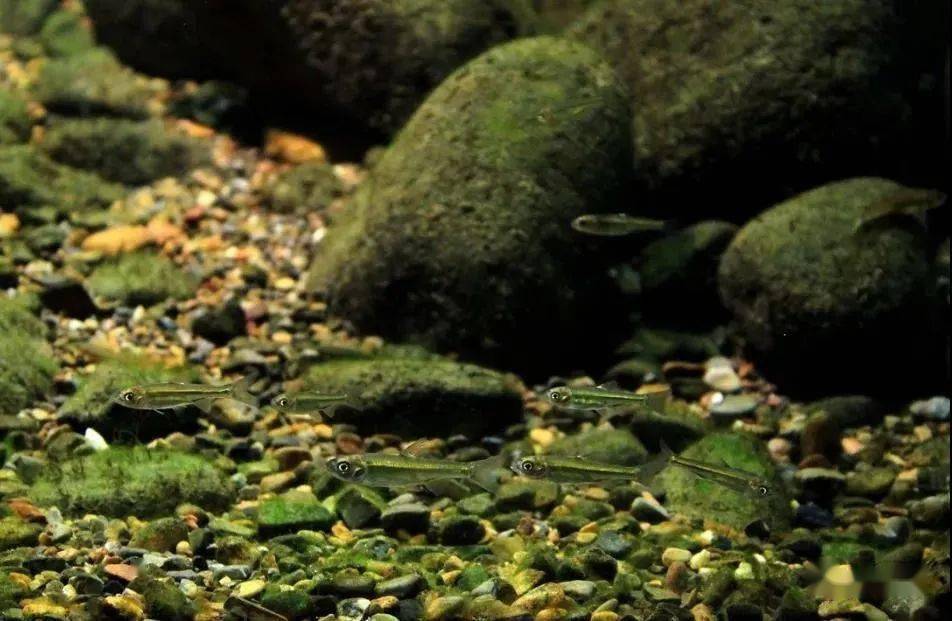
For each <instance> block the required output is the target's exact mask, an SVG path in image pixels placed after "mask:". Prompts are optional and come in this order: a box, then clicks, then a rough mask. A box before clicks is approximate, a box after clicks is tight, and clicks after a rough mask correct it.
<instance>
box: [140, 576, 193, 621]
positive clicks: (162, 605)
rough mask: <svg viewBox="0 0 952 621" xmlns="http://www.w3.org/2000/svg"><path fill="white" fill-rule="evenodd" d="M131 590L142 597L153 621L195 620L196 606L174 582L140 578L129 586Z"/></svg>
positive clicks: (148, 577) (145, 577) (147, 577)
mask: <svg viewBox="0 0 952 621" xmlns="http://www.w3.org/2000/svg"><path fill="white" fill-rule="evenodd" d="M129 588H130V589H132V590H133V591H135V592H136V593H139V594H140V595H142V598H143V599H144V600H145V607H146V611H147V612H148V613H149V617H151V618H153V619H165V620H166V621H190V620H191V619H194V618H195V604H193V603H192V602H191V601H190V600H189V599H188V598H187V597H186V596H185V593H183V592H182V590H181V589H180V588H179V587H178V585H177V584H176V583H175V582H174V581H172V580H161V579H159V578H153V577H151V576H139V577H138V578H136V579H135V580H133V581H132V582H131V583H130V584H129Z"/></svg>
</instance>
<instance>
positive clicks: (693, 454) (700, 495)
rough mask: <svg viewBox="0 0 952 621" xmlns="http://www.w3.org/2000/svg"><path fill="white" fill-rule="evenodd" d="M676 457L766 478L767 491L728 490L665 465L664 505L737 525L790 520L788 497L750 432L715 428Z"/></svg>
mask: <svg viewBox="0 0 952 621" xmlns="http://www.w3.org/2000/svg"><path fill="white" fill-rule="evenodd" d="M682 456H684V457H687V458H690V459H694V460H696V461H701V462H705V463H710V464H715V465H718V466H723V465H724V463H726V464H728V465H729V466H730V467H732V468H737V469H739V470H746V471H747V472H750V473H752V474H754V475H755V476H758V477H762V478H764V479H766V480H767V481H770V482H771V485H770V495H768V496H767V498H760V497H757V496H755V495H754V494H753V493H747V492H739V491H734V490H732V489H730V488H727V487H724V486H722V485H717V484H716V483H714V482H712V481H707V480H705V479H701V478H699V477H697V476H695V475H694V474H693V473H691V472H689V471H688V470H686V469H684V468H680V467H677V466H669V467H668V468H666V469H665V470H664V472H662V473H661V474H660V475H659V477H660V478H659V481H660V484H661V486H662V487H664V489H665V490H666V491H667V500H666V501H665V507H667V508H668V509H669V510H671V511H672V512H674V513H681V514H684V515H685V516H687V517H690V518H697V519H701V520H710V521H711V522H715V523H719V524H725V525H727V526H731V527H733V528H737V529H743V528H744V527H745V526H746V525H747V524H749V523H750V522H753V521H754V520H757V519H764V520H766V521H767V523H768V524H770V525H771V527H772V528H773V529H775V530H781V529H783V528H785V527H786V526H787V525H788V523H789V520H790V506H789V505H790V502H789V496H788V495H787V492H786V489H785V488H784V486H783V483H782V482H781V481H780V479H779V477H778V475H777V471H776V469H775V468H774V465H773V462H772V461H771V460H770V456H769V455H768V454H767V451H766V449H765V448H764V447H763V446H762V445H761V444H760V443H759V442H758V441H757V440H756V439H755V438H753V437H750V436H745V435H740V434H733V433H716V434H711V435H708V436H706V437H705V438H703V439H701V440H700V441H699V442H697V443H695V444H693V445H692V446H691V447H689V448H688V449H687V450H686V451H684V452H683V453H682Z"/></svg>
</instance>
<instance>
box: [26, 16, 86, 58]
mask: <svg viewBox="0 0 952 621" xmlns="http://www.w3.org/2000/svg"><path fill="white" fill-rule="evenodd" d="M40 41H41V42H42V43H43V47H44V48H45V49H46V51H47V53H48V54H49V55H50V56H71V55H73V54H78V53H80V52H85V51H86V50H89V49H92V48H93V47H95V45H96V42H95V40H94V39H93V32H92V28H91V27H90V26H89V25H87V24H86V23H85V22H84V20H83V16H82V15H80V14H79V13H77V12H76V11H70V10H60V11H56V12H55V13H53V14H52V15H50V16H49V17H48V18H47V19H46V21H45V22H44V23H43V28H42V29H41V30H40Z"/></svg>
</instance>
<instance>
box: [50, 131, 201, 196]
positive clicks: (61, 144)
mask: <svg viewBox="0 0 952 621" xmlns="http://www.w3.org/2000/svg"><path fill="white" fill-rule="evenodd" d="M43 149H44V150H45V151H46V152H47V153H48V154H49V156H50V157H52V158H53V159H54V160H56V161H58V162H61V163H63V164H68V165H70V166H74V167H76V168H82V169H85V170H90V171H93V172H95V173H97V174H98V175H100V176H101V177H103V178H104V179H108V180H110V181H117V182H119V183H125V184H128V185H137V184H144V183H148V182H150V181H153V180H155V179H158V178H160V177H177V176H180V175H182V174H184V173H185V172H186V171H188V170H189V169H191V168H193V167H196V166H199V165H201V164H202V163H204V162H205V161H207V153H205V151H204V149H203V145H202V143H201V142H199V141H198V140H195V139H193V138H190V137H188V136H186V135H184V134H181V133H178V132H176V131H173V130H171V129H169V128H166V126H165V124H164V123H162V122H161V121H158V120H151V121H142V122H137V121H130V120H126V119H108V118H98V119H75V120H62V121H59V122H57V123H54V124H52V125H51V127H50V128H49V130H48V131H47V132H46V135H45V137H44V139H43Z"/></svg>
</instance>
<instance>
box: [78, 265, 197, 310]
mask: <svg viewBox="0 0 952 621" xmlns="http://www.w3.org/2000/svg"><path fill="white" fill-rule="evenodd" d="M86 284H87V285H88V287H89V290H90V292H92V293H93V295H96V296H101V297H103V298H106V299H107V300H111V301H115V302H120V303H122V304H127V305H130V306H135V305H138V304H142V305H146V306H148V305H151V304H158V303H159V302H163V301H165V300H169V299H180V298H184V297H187V296H188V295H190V294H191V293H192V292H193V290H194V287H195V282H194V279H192V277H191V276H190V275H189V274H187V273H186V272H185V271H183V270H182V268H180V267H179V266H177V265H176V264H175V263H173V262H172V261H171V260H169V259H167V258H165V257H163V256H161V255H157V254H153V253H150V252H133V253H131V254H124V255H121V256H120V257H119V258H118V259H116V260H114V261H109V262H105V263H103V264H101V265H99V266H97V267H96V269H95V270H93V272H92V274H90V276H89V280H88V281H87V283H86Z"/></svg>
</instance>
